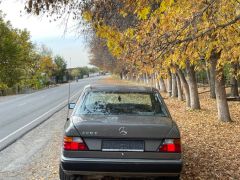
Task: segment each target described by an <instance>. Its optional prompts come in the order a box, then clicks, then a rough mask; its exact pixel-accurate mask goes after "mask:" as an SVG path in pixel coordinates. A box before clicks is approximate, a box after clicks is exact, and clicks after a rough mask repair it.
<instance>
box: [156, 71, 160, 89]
mask: <svg viewBox="0 0 240 180" xmlns="http://www.w3.org/2000/svg"><path fill="white" fill-rule="evenodd" d="M155 85H156V88H157V89H158V90H159V91H160V82H159V80H158V79H157V73H155Z"/></svg>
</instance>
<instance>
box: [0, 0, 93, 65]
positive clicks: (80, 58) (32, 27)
mask: <svg viewBox="0 0 240 180" xmlns="http://www.w3.org/2000/svg"><path fill="white" fill-rule="evenodd" d="M0 10H2V11H3V13H4V14H5V15H6V17H5V20H9V21H10V22H11V24H12V26H13V27H14V28H19V29H27V30H28V31H29V32H30V34H31V40H32V41H33V42H34V43H36V44H39V45H41V44H44V45H46V46H47V47H49V48H50V49H51V50H52V51H53V54H54V55H60V56H62V57H63V58H64V59H65V60H66V61H67V64H68V67H80V66H87V65H88V63H89V58H88V56H89V55H88V48H87V46H86V43H85V40H84V37H83V36H81V35H80V36H79V35H78V36H76V32H67V33H64V29H65V27H64V25H61V21H59V22H49V19H47V18H46V17H42V16H41V17H38V16H33V15H29V14H26V13H25V11H24V0H2V3H1V4H0ZM21 11H22V12H24V13H21ZM68 26H69V27H70V28H71V27H72V26H73V22H71V21H70V23H69V25H68Z"/></svg>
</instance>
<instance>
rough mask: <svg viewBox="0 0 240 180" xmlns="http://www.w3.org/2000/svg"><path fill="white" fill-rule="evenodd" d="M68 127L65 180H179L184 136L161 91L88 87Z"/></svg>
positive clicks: (63, 167) (62, 172)
mask: <svg viewBox="0 0 240 180" xmlns="http://www.w3.org/2000/svg"><path fill="white" fill-rule="evenodd" d="M69 108H70V109H72V108H74V110H73V113H72V115H71V117H70V119H69V120H68V121H67V122H66V125H65V134H64V140H63V141H64V142H63V150H62V154H61V162H60V179H61V180H69V179H72V177H73V176H75V175H78V176H79V177H78V179H82V178H83V179H84V178H86V177H87V176H96V175H97V177H104V176H110V177H116V176H117V177H122V176H123V177H151V178H156V179H157V178H159V177H161V176H164V177H169V178H171V179H178V178H179V175H180V172H181V169H182V157H181V142H180V133H179V130H178V127H177V125H176V123H175V122H174V121H173V120H172V118H171V116H170V113H169V111H168V109H167V107H166V105H165V103H164V101H163V98H162V97H161V95H160V94H159V92H158V90H157V89H155V88H150V87H139V86H136V87H135V86H110V85H94V86H87V87H85V88H84V90H83V92H82V95H81V97H80V98H79V100H78V101H77V103H76V104H74V103H71V104H69Z"/></svg>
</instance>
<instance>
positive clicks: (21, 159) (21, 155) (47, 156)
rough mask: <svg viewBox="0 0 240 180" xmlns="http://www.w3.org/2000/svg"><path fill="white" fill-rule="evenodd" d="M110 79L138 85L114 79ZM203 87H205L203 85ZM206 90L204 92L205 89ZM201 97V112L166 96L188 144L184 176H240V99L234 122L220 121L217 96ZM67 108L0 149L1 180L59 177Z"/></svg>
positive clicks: (233, 111)
mask: <svg viewBox="0 0 240 180" xmlns="http://www.w3.org/2000/svg"><path fill="white" fill-rule="evenodd" d="M104 82H105V83H111V84H113V83H115V84H119V83H120V84H121V83H124V84H133V83H131V82H126V81H119V80H114V79H111V78H109V79H107V80H104ZM201 90H203V89H201ZM203 91H204V90H203ZM208 95H209V94H208V93H203V94H201V95H200V99H201V108H202V109H201V110H199V111H190V110H187V109H186V108H185V102H181V101H178V100H177V99H173V98H168V97H167V94H162V96H163V97H164V98H165V102H166V104H167V106H168V108H169V110H170V112H171V115H172V117H173V118H174V120H175V121H176V122H177V124H178V126H179V128H180V131H181V135H182V146H183V160H184V166H183V171H182V174H181V179H184V180H185V179H199V180H200V179H202V180H211V179H214V180H215V179H219V180H228V179H229V180H231V179H232V180H239V179H240V102H230V103H229V105H230V111H231V115H232V120H233V122H232V123H222V122H220V121H218V120H217V111H216V103H215V100H212V99H209V98H208ZM66 113H67V111H66V109H63V110H61V111H59V112H57V113H56V114H55V115H53V116H52V117H51V118H50V119H49V120H47V121H45V122H44V123H43V124H41V125H40V126H38V127H37V128H35V129H34V130H32V131H31V132H29V133H28V134H26V135H25V136H23V137H22V138H21V139H19V140H18V141H17V142H15V143H14V144H12V145H11V146H9V147H8V148H6V149H5V150H3V151H1V152H0V180H33V179H34V180H57V179H59V177H58V164H59V156H60V151H61V144H62V136H63V126H64V123H65V117H66Z"/></svg>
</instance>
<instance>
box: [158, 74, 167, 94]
mask: <svg viewBox="0 0 240 180" xmlns="http://www.w3.org/2000/svg"><path fill="white" fill-rule="evenodd" d="M159 84H160V91H161V92H167V89H166V86H165V82H164V80H163V78H162V77H160V80H159Z"/></svg>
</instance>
